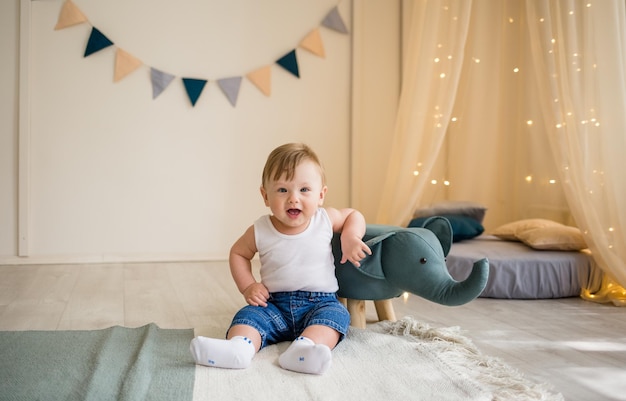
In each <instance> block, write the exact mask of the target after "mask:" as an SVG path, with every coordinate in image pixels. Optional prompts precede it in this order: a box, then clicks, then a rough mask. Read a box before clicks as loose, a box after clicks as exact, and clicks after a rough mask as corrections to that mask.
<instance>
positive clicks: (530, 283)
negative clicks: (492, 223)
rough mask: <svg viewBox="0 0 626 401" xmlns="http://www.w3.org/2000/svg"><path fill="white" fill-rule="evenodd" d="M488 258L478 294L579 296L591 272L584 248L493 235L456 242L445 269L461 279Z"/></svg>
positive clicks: (587, 253)
mask: <svg viewBox="0 0 626 401" xmlns="http://www.w3.org/2000/svg"><path fill="white" fill-rule="evenodd" d="M484 257H487V258H488V259H489V280H488V281H487V286H486V287H485V290H484V291H483V292H482V293H481V295H480V297H483V298H509V299H544V298H565V297H574V296H579V295H580V291H581V288H582V286H583V285H584V283H586V282H587V281H586V280H587V278H588V277H589V276H590V275H591V273H592V271H593V269H594V267H593V259H592V258H591V255H590V254H589V252H587V251H556V250H535V249H533V248H531V247H529V246H527V245H526V244H524V243H522V242H516V241H506V240H502V239H500V238H498V237H496V236H493V235H480V236H478V237H476V238H474V239H469V240H464V241H460V242H455V243H453V245H452V248H451V249H450V253H449V254H448V257H447V262H446V263H447V265H448V271H449V272H450V275H451V276H452V277H453V278H454V279H456V280H464V279H465V278H466V277H467V276H468V275H469V272H470V270H471V268H472V265H473V264H474V262H475V261H476V260H479V259H482V258H484Z"/></svg>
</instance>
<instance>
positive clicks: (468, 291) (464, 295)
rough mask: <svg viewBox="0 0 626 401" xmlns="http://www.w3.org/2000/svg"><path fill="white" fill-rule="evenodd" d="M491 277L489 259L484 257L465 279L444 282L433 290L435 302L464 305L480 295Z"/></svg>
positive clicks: (475, 264)
mask: <svg viewBox="0 0 626 401" xmlns="http://www.w3.org/2000/svg"><path fill="white" fill-rule="evenodd" d="M488 278H489V261H488V260H487V258H483V259H481V260H479V261H477V262H475V263H474V266H473V267H472V271H471V273H470V275H469V276H468V277H467V278H466V279H465V280H464V281H454V280H453V279H452V280H451V282H448V283H447V284H446V283H444V284H443V285H442V286H441V287H440V288H439V289H438V291H437V290H436V291H434V292H433V295H434V297H433V299H430V300H431V301H433V302H437V303H439V304H442V305H448V306H458V305H463V304H466V303H468V302H470V301H471V300H473V299H475V298H476V297H478V296H479V295H480V294H481V293H482V292H483V290H484V289H485V286H486V285H487V279H488Z"/></svg>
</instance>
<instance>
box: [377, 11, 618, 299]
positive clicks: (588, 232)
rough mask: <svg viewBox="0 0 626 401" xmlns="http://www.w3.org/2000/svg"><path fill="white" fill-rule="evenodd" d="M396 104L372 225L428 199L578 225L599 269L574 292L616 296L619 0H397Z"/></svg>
mask: <svg viewBox="0 0 626 401" xmlns="http://www.w3.org/2000/svg"><path fill="white" fill-rule="evenodd" d="M406 3H408V4H410V5H411V7H409V10H410V17H409V18H407V20H408V22H407V23H408V24H410V29H408V30H407V34H406V36H405V42H406V43H405V46H404V52H403V57H404V68H403V78H402V90H401V98H400V104H399V110H398V114H397V119H396V125H395V130H394V132H393V137H392V138H391V140H392V151H391V154H390V160H391V162H390V164H389V167H388V170H387V175H386V177H387V181H386V184H385V186H384V189H383V193H382V195H381V196H382V200H381V203H380V206H379V212H378V215H377V216H378V218H377V221H376V222H377V223H380V224H393V225H405V224H406V223H407V222H408V221H409V220H410V218H411V217H412V214H413V212H414V210H415V208H416V207H418V206H422V205H427V204H430V203H433V202H437V201H440V200H460V201H474V202H478V203H481V204H483V205H485V206H486V207H487V209H488V210H487V214H486V218H485V224H484V225H485V228H486V230H487V232H489V230H491V229H493V228H495V227H497V226H499V225H501V224H505V223H508V222H511V221H515V220H518V219H524V218H547V219H552V220H555V221H559V222H561V223H565V224H570V225H576V226H578V227H580V228H581V229H582V230H583V231H584V232H585V237H586V239H587V243H588V245H589V247H590V249H591V251H592V253H593V255H594V258H595V259H596V262H597V263H598V265H599V266H601V268H602V269H603V271H604V272H606V273H608V274H607V275H606V276H605V277H604V279H603V282H602V283H601V284H602V285H601V287H602V288H601V289H600V290H598V289H597V288H598V287H599V286H600V284H599V283H595V282H590V283H589V288H588V289H587V290H586V292H585V294H583V296H584V297H585V298H587V299H593V300H596V301H600V302H608V301H612V302H614V303H615V304H621V303H625V302H626V295H625V293H624V290H623V288H622V287H621V286H620V285H619V283H621V284H622V285H624V284H626V238H625V235H624V231H623V230H624V229H625V228H626V220H625V219H626V207H625V206H624V202H626V180H623V179H620V178H619V175H620V174H622V171H623V170H624V166H625V165H626V164H625V163H626V162H625V160H626V156H625V155H626V117H625V116H626V99H625V96H626V76H625V71H626V69H625V66H624V63H626V33H625V32H626V26H625V25H626V22H625V18H626V16H625V10H624V1H623V0H602V1H597V0H596V1H591V0H588V1H572V0H558V1H557V0H550V1H547V0H527V1H526V2H523V1H493V0H472V1H471V2H469V1H462V0H460V1H456V2H455V1H442V0H423V1H407V2H405V4H406Z"/></svg>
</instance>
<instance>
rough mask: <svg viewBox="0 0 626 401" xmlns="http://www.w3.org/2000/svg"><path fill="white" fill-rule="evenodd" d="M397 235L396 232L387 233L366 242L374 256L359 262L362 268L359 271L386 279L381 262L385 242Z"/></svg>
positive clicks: (366, 257)
mask: <svg viewBox="0 0 626 401" xmlns="http://www.w3.org/2000/svg"><path fill="white" fill-rule="evenodd" d="M395 234H396V232H395V231H391V232H386V233H384V234H381V235H378V236H376V237H374V238H370V239H368V240H367V241H365V244H366V245H367V246H369V247H370V250H371V251H372V254H371V255H365V257H364V258H363V259H361V261H360V262H359V263H361V267H359V268H358V269H359V271H360V272H361V273H363V274H365V275H366V276H370V277H372V278H376V279H379V280H384V279H385V273H383V264H382V261H381V258H382V246H383V240H385V239H387V238H389V237H391V236H392V235H395Z"/></svg>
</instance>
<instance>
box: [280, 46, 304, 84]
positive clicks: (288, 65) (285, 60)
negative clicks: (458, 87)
mask: <svg viewBox="0 0 626 401" xmlns="http://www.w3.org/2000/svg"><path fill="white" fill-rule="evenodd" d="M276 64H278V65H279V66H281V67H283V68H284V69H286V70H287V71H289V72H290V73H292V74H293V75H295V76H296V77H298V78H300V72H299V71H298V59H297V58H296V50H295V49H294V50H292V51H290V52H289V53H287V54H285V55H284V56H282V57H281V58H279V59H278V60H276Z"/></svg>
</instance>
